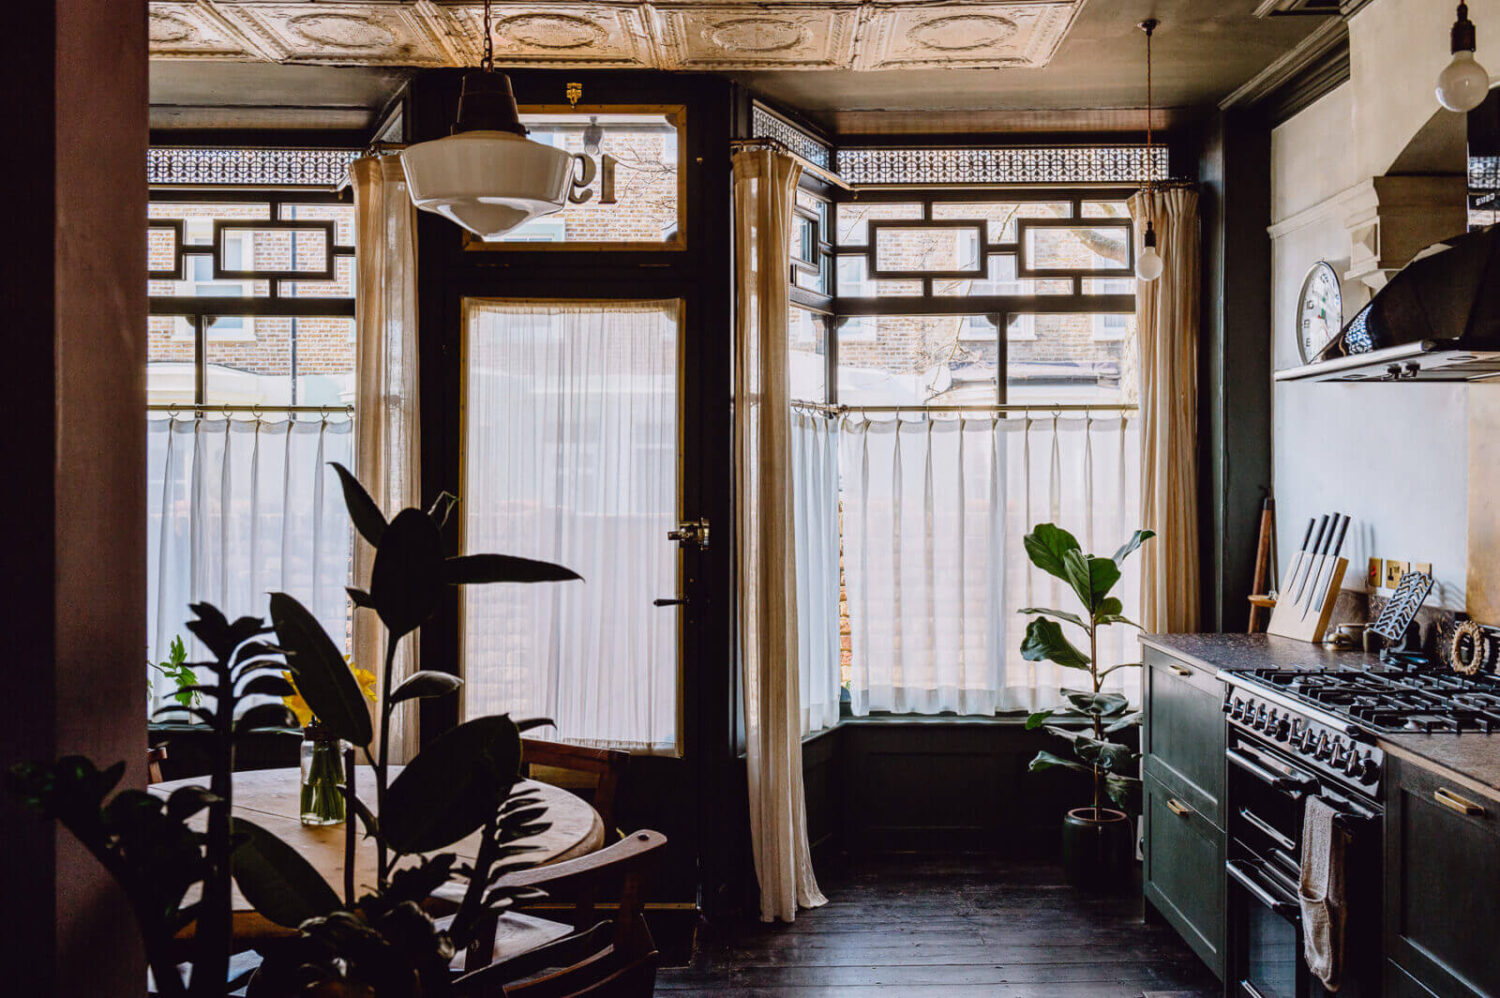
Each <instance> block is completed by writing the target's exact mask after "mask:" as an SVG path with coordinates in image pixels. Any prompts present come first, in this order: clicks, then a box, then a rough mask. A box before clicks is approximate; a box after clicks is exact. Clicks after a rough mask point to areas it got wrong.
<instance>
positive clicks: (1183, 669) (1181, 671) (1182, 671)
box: [1167, 665, 1193, 677]
mask: <svg viewBox="0 0 1500 998" xmlns="http://www.w3.org/2000/svg"><path fill="white" fill-rule="evenodd" d="M1167 668H1169V669H1171V670H1172V671H1173V672H1175V673H1177V674H1178V675H1179V676H1184V677H1186V676H1191V675H1192V674H1193V670H1192V669H1189V668H1188V667H1187V666H1185V665H1169V666H1167Z"/></svg>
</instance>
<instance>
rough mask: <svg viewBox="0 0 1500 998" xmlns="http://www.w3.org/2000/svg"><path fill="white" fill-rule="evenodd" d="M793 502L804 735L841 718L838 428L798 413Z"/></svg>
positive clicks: (794, 432)
mask: <svg viewBox="0 0 1500 998" xmlns="http://www.w3.org/2000/svg"><path fill="white" fill-rule="evenodd" d="M792 497H793V502H794V504H795V507H794V510H793V518H794V521H795V533H796V543H797V668H798V684H797V688H798V691H799V692H800V693H801V697H800V700H801V708H802V733H803V734H807V733H808V732H810V731H818V730H820V729H822V728H826V727H829V726H831V725H833V724H836V723H838V719H839V445H838V424H837V423H836V422H835V421H834V420H833V419H831V418H830V417H828V416H826V415H823V414H821V413H813V412H805V411H801V410H793V412H792Z"/></svg>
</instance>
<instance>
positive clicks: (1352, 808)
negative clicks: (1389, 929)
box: [1219, 667, 1500, 998]
mask: <svg viewBox="0 0 1500 998" xmlns="http://www.w3.org/2000/svg"><path fill="white" fill-rule="evenodd" d="M1219 679H1220V680H1222V681H1223V682H1224V684H1225V688H1226V692H1225V697H1224V712H1225V715H1226V717H1227V719H1228V724H1229V730H1228V749H1227V753H1226V756H1227V762H1228V767H1227V770H1228V780H1227V784H1226V797H1227V804H1228V812H1229V838H1230V842H1229V856H1228V861H1227V864H1226V872H1227V874H1228V881H1229V894H1228V897H1229V912H1228V915H1229V927H1230V940H1229V950H1228V953H1227V956H1228V975H1227V980H1228V986H1229V989H1230V993H1231V994H1234V995H1237V996H1243V998H1322V996H1324V995H1327V994H1329V992H1328V991H1327V990H1326V989H1325V988H1324V986H1323V984H1322V982H1320V981H1318V980H1317V979H1315V978H1313V977H1312V975H1311V974H1310V973H1309V972H1308V970H1307V967H1306V964H1305V963H1304V961H1303V959H1302V926H1301V916H1300V909H1299V905H1298V902H1297V887H1298V883H1299V877H1300V872H1301V856H1302V817H1303V805H1304V804H1305V802H1306V801H1307V800H1308V799H1309V798H1310V797H1321V798H1322V799H1323V800H1324V801H1326V802H1328V803H1329V804H1331V805H1332V806H1333V807H1334V809H1335V810H1336V811H1337V812H1338V818H1337V823H1338V824H1339V825H1340V827H1341V828H1342V829H1343V830H1344V831H1345V832H1347V833H1348V840H1347V841H1348V846H1347V851H1346V854H1345V864H1344V868H1345V882H1346V886H1347V913H1348V922H1347V928H1346V938H1345V946H1344V952H1345V971H1344V976H1343V981H1342V983H1341V985H1340V987H1339V990H1338V994H1339V995H1340V996H1341V998H1375V996H1376V995H1379V994H1380V968H1381V958H1380V931H1381V876H1380V872H1381V820H1382V817H1383V815H1384V807H1383V802H1382V792H1381V776H1382V773H1383V771H1384V767H1385V753H1384V752H1383V751H1382V750H1381V749H1380V748H1379V746H1378V745H1377V744H1376V741H1375V734H1376V733H1377V732H1378V733H1410V732H1425V733H1430V734H1434V735H1439V736H1448V737H1476V736H1477V737H1483V736H1485V735H1488V734H1491V733H1500V680H1497V679H1496V678H1495V677H1494V676H1492V675H1479V676H1474V677H1466V676H1459V675H1456V674H1454V673H1451V672H1447V671H1438V670H1433V669H1430V668H1421V667H1382V668H1377V669H1362V670H1354V669H1351V670H1292V669H1256V670H1251V671H1245V672H1220V673H1219Z"/></svg>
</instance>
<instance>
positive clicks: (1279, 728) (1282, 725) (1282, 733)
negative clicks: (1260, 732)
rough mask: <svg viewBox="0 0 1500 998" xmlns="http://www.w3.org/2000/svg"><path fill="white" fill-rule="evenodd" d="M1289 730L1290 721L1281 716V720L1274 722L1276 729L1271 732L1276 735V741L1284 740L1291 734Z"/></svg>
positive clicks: (1290, 727)
mask: <svg viewBox="0 0 1500 998" xmlns="http://www.w3.org/2000/svg"><path fill="white" fill-rule="evenodd" d="M1291 732H1292V722H1290V721H1288V720H1287V719H1286V718H1284V717H1283V718H1282V719H1281V720H1279V721H1277V722H1276V730H1275V731H1274V732H1272V734H1274V735H1275V736H1276V738H1277V740H1278V741H1283V742H1284V741H1286V740H1287V738H1288V737H1289V736H1290V735H1291Z"/></svg>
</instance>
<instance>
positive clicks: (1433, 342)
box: [1276, 225, 1500, 382]
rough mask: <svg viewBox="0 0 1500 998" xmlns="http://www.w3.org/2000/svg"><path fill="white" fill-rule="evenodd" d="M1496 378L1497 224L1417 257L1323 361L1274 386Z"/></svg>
mask: <svg viewBox="0 0 1500 998" xmlns="http://www.w3.org/2000/svg"><path fill="white" fill-rule="evenodd" d="M1486 378H1500V225H1491V226H1489V227H1488V228H1484V229H1480V230H1478V231H1476V232H1469V233H1466V234H1464V235H1461V236H1455V237H1453V238H1452V239H1447V240H1444V241H1443V242H1441V243H1437V244H1434V245H1433V246H1430V247H1428V248H1427V249H1425V250H1423V251H1422V252H1421V253H1418V254H1417V255H1416V257H1414V258H1413V259H1412V262H1411V263H1409V264H1407V265H1406V266H1405V267H1403V268H1402V269H1401V270H1400V271H1398V272H1397V273H1396V274H1395V275H1394V276H1392V277H1391V279H1390V282H1389V283H1387V284H1386V285H1385V287H1383V288H1381V289H1380V290H1379V291H1377V292H1376V293H1375V297H1374V298H1371V299H1370V302H1369V304H1368V305H1366V306H1365V307H1364V308H1362V309H1360V311H1359V312H1358V314H1356V315H1355V316H1354V318H1353V319H1351V320H1349V323H1348V324H1347V325H1346V326H1344V328H1343V330H1341V331H1340V333H1339V335H1338V336H1337V337H1335V338H1334V341H1333V342H1332V343H1331V344H1329V347H1328V349H1327V350H1325V351H1324V359H1322V360H1319V361H1318V362H1317V363H1313V364H1307V365H1305V366H1303V367H1294V368H1291V369H1289V370H1285V371H1277V372H1276V380H1277V381H1346V382H1347V381H1386V382H1392V381H1394V382H1402V381H1429V382H1430V381H1482V380H1484V379H1486Z"/></svg>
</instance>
